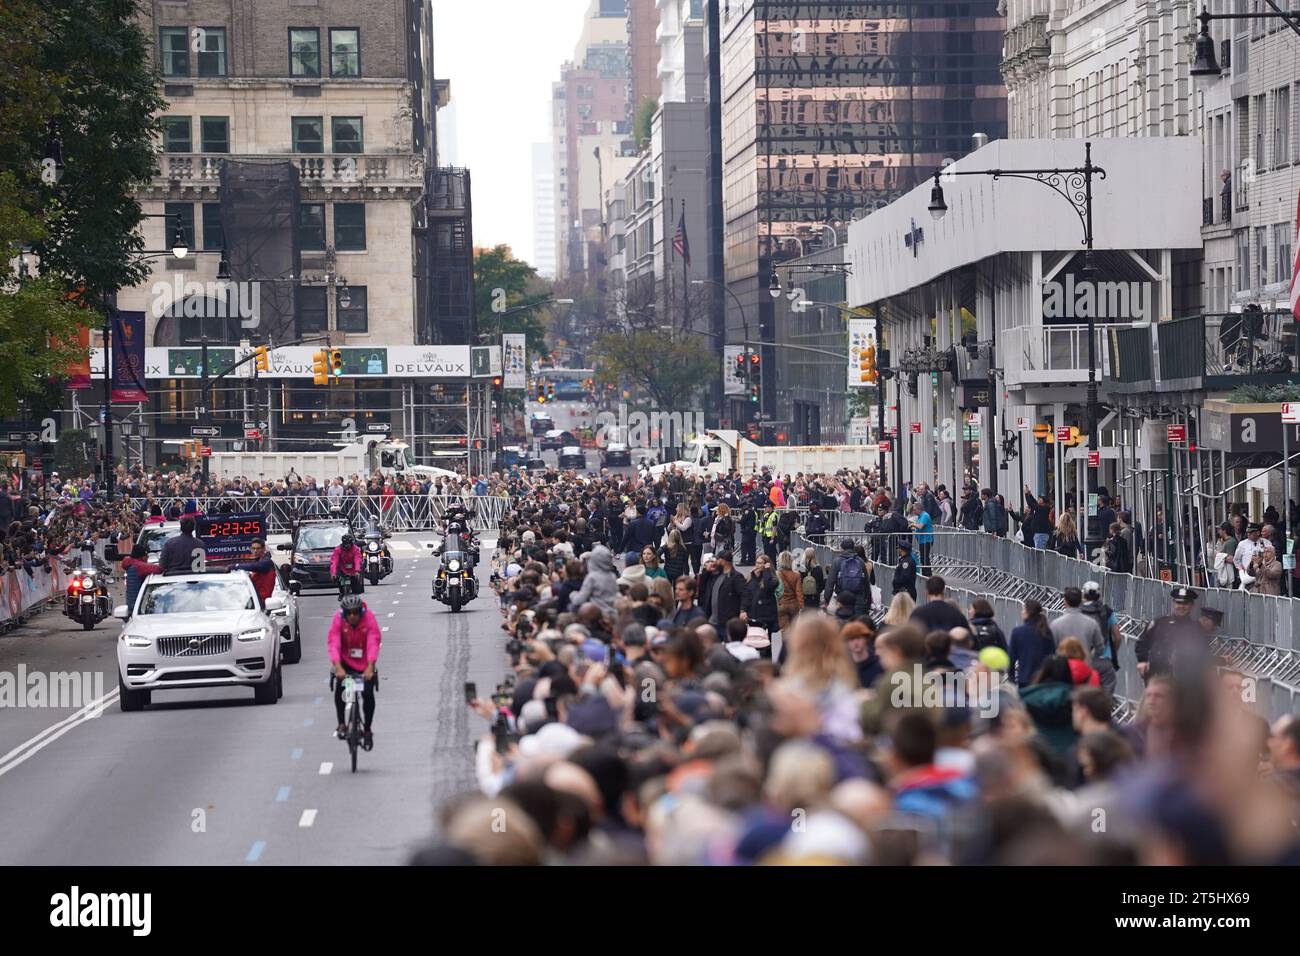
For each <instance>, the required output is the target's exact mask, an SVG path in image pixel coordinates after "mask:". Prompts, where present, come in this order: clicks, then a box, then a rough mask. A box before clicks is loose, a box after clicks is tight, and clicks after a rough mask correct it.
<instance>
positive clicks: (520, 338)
mask: <svg viewBox="0 0 1300 956" xmlns="http://www.w3.org/2000/svg"><path fill="white" fill-rule="evenodd" d="M501 349H502V358H501V369H502V376H501V377H502V387H504V388H508V389H514V390H517V391H523V390H524V389H526V388H527V387H528V348H527V346H526V345H525V336H524V334H523V333H522V332H507V333H506V334H504V335H502V336H501Z"/></svg>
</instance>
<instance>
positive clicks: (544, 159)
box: [532, 143, 555, 279]
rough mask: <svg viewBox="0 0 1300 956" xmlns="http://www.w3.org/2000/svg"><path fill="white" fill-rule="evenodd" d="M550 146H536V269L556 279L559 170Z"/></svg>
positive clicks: (534, 221) (534, 183) (534, 230)
mask: <svg viewBox="0 0 1300 956" xmlns="http://www.w3.org/2000/svg"><path fill="white" fill-rule="evenodd" d="M551 163H552V154H551V145H550V143H534V144H533V262H532V264H533V267H534V268H535V269H537V274H538V275H540V276H541V277H542V278H543V279H554V278H555V169H554V167H553V166H552V165H551Z"/></svg>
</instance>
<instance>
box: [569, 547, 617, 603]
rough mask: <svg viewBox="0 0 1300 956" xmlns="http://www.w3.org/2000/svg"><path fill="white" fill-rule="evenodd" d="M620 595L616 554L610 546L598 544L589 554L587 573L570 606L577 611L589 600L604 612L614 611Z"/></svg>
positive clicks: (570, 600)
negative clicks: (616, 570) (616, 600)
mask: <svg viewBox="0 0 1300 956" xmlns="http://www.w3.org/2000/svg"><path fill="white" fill-rule="evenodd" d="M616 597H618V576H617V575H616V574H615V573H614V556H613V555H612V554H611V553H610V550H609V548H607V547H605V546H604V545H603V544H598V545H596V546H595V547H594V548H592V549H591V551H590V553H588V555H587V573H586V575H585V576H584V577H583V579H582V587H580V588H579V589H578V590H577V592H576V593H574V594H573V595H572V596H571V597H570V598H569V607H570V608H571V609H572V610H574V611H576V610H577V609H578V608H580V607H582V605H584V604H586V603H587V602H588V601H590V602H591V603H593V604H595V605H596V606H597V607H599V608H600V610H601V612H602V613H604V614H612V613H614V599H615V598H616Z"/></svg>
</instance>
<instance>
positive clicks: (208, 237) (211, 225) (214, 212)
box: [203, 202, 226, 249]
mask: <svg viewBox="0 0 1300 956" xmlns="http://www.w3.org/2000/svg"><path fill="white" fill-rule="evenodd" d="M203 248H204V249H224V248H226V230H225V229H224V228H223V227H222V225H221V203H219V202H205V203H204V204H203Z"/></svg>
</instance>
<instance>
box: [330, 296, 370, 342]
mask: <svg viewBox="0 0 1300 956" xmlns="http://www.w3.org/2000/svg"><path fill="white" fill-rule="evenodd" d="M338 292H339V288H335V290H334V294H335V296H337V295H338ZM334 308H335V310H336V311H335V313H334V315H335V316H336V319H335V321H336V323H337V325H338V329H339V331H340V332H369V331H370V317H369V315H367V312H366V287H365V286H363V285H362V286H356V285H352V286H348V307H347V308H346V309H345V308H343V303H342V302H340V301H339V300H338V299H337V298H335V300H334Z"/></svg>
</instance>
